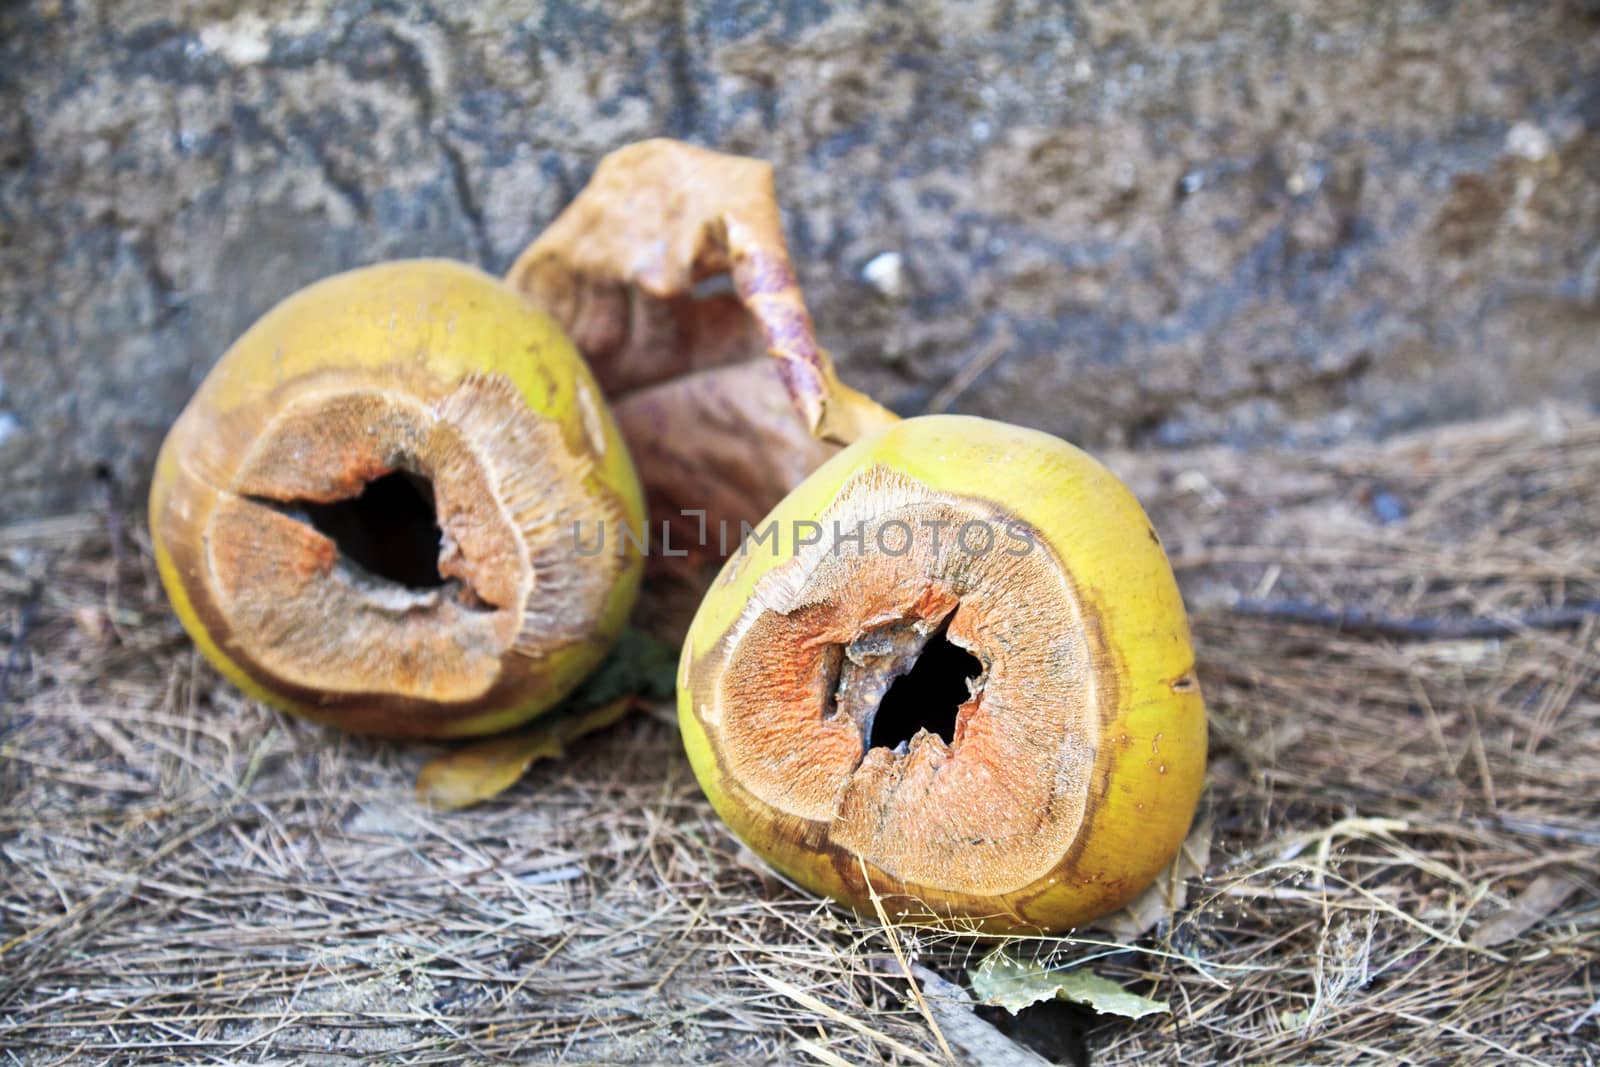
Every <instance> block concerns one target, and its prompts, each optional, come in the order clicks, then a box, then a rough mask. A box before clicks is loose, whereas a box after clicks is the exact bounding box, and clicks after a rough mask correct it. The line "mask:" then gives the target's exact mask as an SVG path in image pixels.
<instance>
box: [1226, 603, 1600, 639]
mask: <svg viewBox="0 0 1600 1067" xmlns="http://www.w3.org/2000/svg"><path fill="white" fill-rule="evenodd" d="M1229 610H1230V611H1232V613H1233V614H1235V615H1243V616H1246V617H1248V618H1253V619H1272V620H1275V621H1277V622H1287V623H1294V624H1297V625H1302V626H1321V627H1326V628H1328V629H1333V630H1339V631H1342V632H1344V633H1350V634H1361V635H1364V636H1371V637H1393V638H1397V639H1400V640H1406V641H1441V640H1472V639H1477V638H1490V637H1511V636H1514V635H1516V634H1518V633H1521V632H1522V631H1524V630H1567V629H1572V628H1573V627H1576V626H1582V625H1583V624H1584V623H1586V622H1588V621H1589V620H1590V619H1595V618H1600V601H1595V600H1583V601H1578V602H1576V603H1572V604H1566V605H1564V606H1562V607H1559V608H1546V609H1543V610H1539V611H1530V612H1526V613H1524V614H1521V615H1515V616H1510V617H1507V618H1485V617H1482V616H1475V617H1472V618H1462V619H1454V618H1427V617H1420V616H1406V615H1383V614H1379V613H1378V612H1374V611H1368V610H1366V609H1365V608H1326V607H1322V606H1321V605H1319V604H1312V603H1309V602H1308V601H1304V600H1251V599H1243V600H1239V601H1236V602H1235V603H1234V604H1233V605H1232V607H1231V608H1230V609H1229Z"/></svg>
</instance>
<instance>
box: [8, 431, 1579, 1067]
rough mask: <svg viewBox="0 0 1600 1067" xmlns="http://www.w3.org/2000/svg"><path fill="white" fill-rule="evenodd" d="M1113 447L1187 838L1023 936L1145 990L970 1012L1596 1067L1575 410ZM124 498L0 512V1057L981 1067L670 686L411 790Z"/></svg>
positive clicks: (1386, 1052) (1099, 1045) (1261, 1052)
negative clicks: (272, 665) (1282, 443)
mask: <svg viewBox="0 0 1600 1067" xmlns="http://www.w3.org/2000/svg"><path fill="white" fill-rule="evenodd" d="M1108 458H1109V459H1110V460H1111V461H1112V463H1113V465H1114V466H1116V467H1117V468H1118V469H1119V470H1120V471H1121V472H1122V473H1123V474H1124V476H1125V477H1127V478H1128V479H1129V480H1130V481H1131V482H1132V483H1133V484H1134V486H1135V488H1136V489H1137V491H1138V492H1139V493H1140V495H1141V496H1142V497H1143V498H1144V499H1145V500H1146V501H1147V503H1148V504H1149V506H1150V509H1151V511H1152V513H1153V516H1154V518H1155V520H1156V524H1157V528H1158V529H1160V530H1161V531H1162V532H1163V534H1164V536H1165V538H1166V541H1167V544H1168V548H1169V551H1170V553H1171V555H1172V557H1173V561H1174V563H1175V565H1176V567H1177V568H1178V571H1179V574H1180V577H1181V579H1182V581H1183V583H1184V586H1185V591H1186V594H1187V596H1188V598H1189V601H1190V606H1191V610H1192V613H1193V622H1194V629H1195V634H1196V639H1197V642H1198V646H1199V650H1200V657H1201V668H1202V681H1203V685H1204V688H1205V692H1206V695H1207V698H1208V702H1209V706H1210V709H1211V721H1212V727H1213V743H1212V769H1211V787H1210V793H1209V796H1208V799H1207V802H1206V815H1205V817H1206V819H1208V820H1209V825H1210V826H1211V828H1212V844H1211V849H1210V852H1209V861H1208V863H1207V865H1206V869H1205V871H1204V874H1203V875H1201V876H1197V877H1195V878H1193V879H1191V880H1190V883H1189V887H1188V889H1189V892H1188V902H1187V904H1186V905H1185V906H1184V907H1183V908H1182V909H1181V910H1180V911H1179V912H1178V913H1177V915H1176V916H1175V917H1174V918H1173V919H1172V920H1171V921H1166V922H1162V923H1161V924H1159V925H1158V926H1156V927H1155V928H1153V929H1152V930H1150V931H1149V932H1148V933H1147V934H1146V935H1145V936H1143V937H1142V938H1139V939H1137V940H1136V941H1133V942H1130V943H1127V944H1122V943H1119V942H1116V941H1115V940H1114V939H1109V940H1108V939H1107V938H1106V937H1105V936H1104V935H1103V934H1098V933H1095V932H1092V931H1085V932H1083V934H1084V936H1083V937H1082V938H1071V937H1069V938H1061V939H1056V940H1054V941H1051V942H1035V943H1029V944H1021V945H1018V946H1016V948H1017V950H1018V951H1022V952H1044V953H1046V954H1051V955H1053V956H1054V957H1055V958H1057V959H1060V960H1072V959H1080V958H1086V957H1093V958H1094V959H1093V963H1092V966H1093V967H1095V969H1097V970H1098V971H1099V972H1100V973H1102V974H1104V975H1107V976H1110V977H1113V978H1116V979H1118V980H1120V981H1123V982H1124V983H1126V984H1128V985H1130V986H1132V987H1134V988H1137V989H1139V990H1140V991H1143V992H1146V993H1149V994H1151V995H1153V996H1158V997H1161V998H1164V999H1166V1000H1168V1001H1169V1002H1170V1003H1171V1005H1172V1012H1171V1014H1170V1015H1166V1016H1152V1017H1150V1018H1148V1019H1145V1020H1143V1021H1141V1022H1138V1023H1129V1022H1122V1021H1117V1020H1100V1021H1096V1020H1094V1019H1092V1018H1089V1017H1087V1016H1086V1015H1085V1014H1084V1013H1083V1012H1082V1011H1081V1010H1079V1009H1074V1008H1071V1007H1069V1006H1066V1005H1062V1004H1049V1005H1043V1006H1041V1007H1039V1008H1035V1009H1030V1010H1029V1011H1027V1012H1024V1013H1023V1015H1022V1016H1021V1017H1020V1018H1018V1019H1016V1020H1011V1019H1008V1018H1006V1017H1005V1016H1004V1013H1002V1012H999V1011H998V1010H994V1009H984V1010H983V1011H982V1012H981V1013H980V1015H981V1017H982V1018H983V1019H988V1020H993V1021H994V1022H996V1023H997V1024H998V1025H999V1027H1000V1028H1001V1029H1003V1030H1006V1031H1008V1032H1009V1033H1011V1034H1012V1035H1013V1037H1015V1038H1016V1039H1017V1040H1021V1041H1025V1042H1029V1043H1032V1044H1033V1045H1034V1046H1035V1047H1039V1048H1042V1049H1045V1050H1046V1051H1047V1052H1049V1053H1050V1054H1051V1055H1053V1056H1061V1057H1066V1058H1067V1061H1068V1062H1070V1061H1071V1057H1072V1056H1074V1055H1082V1054H1084V1053H1087V1055H1088V1057H1089V1061H1090V1062H1092V1063H1094V1064H1097V1065H1098V1064H1110V1063H1123V1062H1138V1061H1149V1060H1152V1059H1153V1060H1155V1061H1159V1062H1178V1061H1182V1062H1192V1063H1262V1062H1267V1063H1306V1062H1318V1063H1322V1062H1332V1063H1340V1062H1370V1061H1372V1060H1373V1059H1374V1058H1376V1057H1378V1056H1380V1055H1382V1056H1388V1057H1391V1058H1393V1059H1394V1060H1396V1061H1415V1062H1429V1063H1435V1062H1471V1063H1481V1062H1496V1063H1498V1062H1522V1063H1592V1062H1595V1060H1596V1059H1597V1054H1596V1051H1595V1049H1596V1048H1597V1046H1600V860H1597V856H1600V614H1597V611H1600V606H1597V602H1600V547H1597V546H1600V420H1597V419H1595V418H1593V417H1592V416H1588V415H1585V414H1582V413H1575V412H1561V411H1554V410H1546V411H1543V412H1539V413H1534V414H1529V415H1526V416H1519V417H1516V418H1511V419H1507V420H1504V421H1501V422H1497V423H1493V424H1477V425H1469V426H1462V427H1457V428H1453V429H1448V430H1443V431H1435V432H1430V433H1428V434H1426V435H1423V436H1418V437H1415V438H1411V439H1407V440H1400V441H1393V442H1390V443H1387V444H1385V445H1382V446H1372V445H1364V446H1351V447H1349V448H1346V449H1344V450H1341V451H1337V452H1334V453H1324V454H1319V455H1307V454H1292V453H1291V454H1286V453H1277V452H1273V453H1266V452H1261V453H1238V452H1230V451H1221V450H1219V451H1214V452H1208V453H1202V454H1188V455H1175V454H1163V455H1144V456H1133V455H1115V456H1111V457H1108ZM139 521H140V516H139V515H138V513H137V512H136V511H135V510H131V509H130V510H129V511H128V512H126V513H123V512H120V511H118V510H117V509H115V508H109V509H107V511H106V512H104V513H97V514H89V515H81V516H68V517H65V518H62V519H59V520H52V521H49V522H38V523H31V524H13V525H9V526H5V525H0V657H3V659H4V662H5V668H4V670H5V681H4V683H3V686H4V689H5V696H4V697H3V698H0V706H3V709H4V711H3V715H4V720H3V727H0V728H3V731H4V736H3V740H0V745H3V748H0V752H3V760H4V762H3V766H0V792H3V798H4V799H3V807H0V908H3V912H0V922H3V927H0V952H3V955H0V1062H7V1063H33V1064H46V1063H97V1062H107V1063H112V1062H114V1063H128V1062H183V1063H207V1062H261V1063H301V1062H308V1063H344V1062H348V1061H351V1060H358V1059H365V1060H373V1061H378V1062H385V1063H447V1062H448V1063H453V1062H463V1061H465V1062H489V1063H492V1062H528V1061H539V1060H551V1059H565V1060H568V1061H571V1062H592V1061H599V1062H679V1061H700V1062H719V1063H721V1062H730V1061H732V1062H765V1061H773V1060H778V1061H786V1062H788V1061H793V1062H813V1061H814V1062H822V1063H841V1062H844V1063H879V1062H891V1063H924V1064H925V1063H938V1062H943V1061H944V1059H945V1052H944V1049H943V1048H942V1045H941V1038H943V1039H944V1041H945V1042H947V1043H949V1044H950V1045H952V1046H953V1047H954V1049H955V1054H956V1057H957V1058H958V1059H962V1060H972V1059H980V1058H984V1057H985V1056H988V1057H990V1058H1010V1059H1012V1060H1013V1061H1014V1062H1017V1060H1016V1056H1018V1055H1020V1052H1018V1053H1016V1054H1013V1053H1012V1052H1010V1051H1008V1050H1007V1046H1006V1045H1005V1044H1004V1043H1003V1042H1005V1041H1006V1040H1007V1039H1005V1038H1001V1037H999V1036H998V1034H997V1033H996V1031H994V1030H992V1029H989V1028H988V1024H987V1023H983V1022H978V1021H976V1019H975V1017H974V1016H973V1015H972V1013H971V1012H970V1010H969V1009H968V1008H966V1007H965V1006H964V1005H962V1004H961V1003H960V1002H959V992H957V991H953V990H952V988H951V987H950V986H948V985H947V984H945V983H943V982H941V981H940V978H939V976H942V977H943V978H944V979H949V980H954V981H956V982H961V981H962V980H963V979H964V971H965V968H966V967H967V966H969V965H970V964H971V963H972V962H973V961H975V959H976V958H977V957H978V955H979V954H981V953H982V952H984V951H987V949H988V947H989V946H988V945H987V944H984V943H979V942H977V941H975V940H973V939H971V938H966V937H963V936H960V935H955V934H948V933H937V932H928V931H902V932H900V933H899V934H898V935H896V937H897V943H896V944H891V941H890V939H889V937H888V935H886V933H885V931H884V930H883V929H881V928H879V927H878V926H877V925H876V924H874V923H869V922H861V921H857V920H855V919H852V918H849V917H844V916H839V915H836V914H834V913H832V912H830V911H829V910H827V909H826V908H825V907H821V906H819V905H817V904H816V903H815V902H813V901H811V900H809V899H807V898H805V897H804V896H802V895H800V894H798V893H796V892H794V891H792V890H791V889H789V888H787V887H785V886H783V885H781V884H780V883H778V882H777V881H775V880H773V879H772V878H770V877H768V876H765V875H764V874H763V873H762V872H761V870H760V869H759V867H758V866H757V865H755V864H753V863H752V862H750V861H749V860H747V859H746V858H743V857H742V856H741V854H740V852H739V849H738V848H737V846H736V845H735V843H734V842H733V841H732V840H731V839H730V838H729V836H728V835H727V834H726V833H725V832H724V830H723V829H722V827H721V825H720V824H719V823H718V822H717V820H716V819H715V817H714V816H713V815H712V813H711V811H710V809H709V808H708V807H707V805H706V804H705V802H704V801H703V800H702V798H701V796H700V794H699V791H698V789H697V788H696V786H695V784H694V781H693V778H692V776H691V774H690V772H689V769H688V765H687V763H686V761H685V759H684V757H683V755H682V753H681V751H680V749H679V746H678V742H677V736H676V729H675V728H674V726H673V725H672V723H671V719H670V716H669V715H668V714H667V713H666V712H665V711H662V712H661V713H660V714H658V715H655V716H641V717H638V718H636V719H634V720H631V721H629V722H626V723H624V724H623V725H621V726H620V727H618V728H616V729H614V730H612V731H610V732H608V733H607V734H605V735H602V736H597V737H593V738H590V739H587V740H585V741H582V742H580V743H578V744H577V745H576V746H575V748H574V750H573V752H572V754H571V756H570V758H569V759H567V760H565V761H562V762H559V763H551V764H544V765H540V766H537V767H536V768H535V769H534V771H533V772H532V773H531V774H530V775H529V777H528V778H527V779H526V780H525V781H523V782H522V783H521V784H519V785H518V786H517V787H515V788H514V789H513V790H512V791H511V792H510V793H508V794H506V795H505V796H504V797H502V798H501V799H499V800H498V801H495V802H491V803H489V804H486V805H484V806H482V807H480V808H477V809H473V810H470V811H466V812H462V813H457V814H448V815H446V814H437V813H431V812H429V811H427V810H424V809H422V808H420V807H419V806H418V805H417V803H416V802H415V800H414V798H413V793H412V786H413V782H414V779H415V777H416V773H417V770H418V768H419V766H420V765H421V764H422V763H423V762H424V761H425V760H426V759H427V758H428V757H429V756H430V754H432V753H433V752H435V751H437V749H431V748H429V747H427V746H401V745H391V744H384V743H376V742H370V741H364V740H358V739H354V738H350V737H345V736H341V735H339V734H336V733H333V732H331V731H329V730H325V729H321V728H317V727H313V726H309V725H306V724H303V723H300V722H295V721H291V720H289V719H286V718H284V717H283V716H280V715H277V714H275V713H272V712H270V711H267V710H264V709H263V708H261V707H259V706H257V705H256V704H253V703H251V702H250V701H248V700H245V699H243V698H241V697H240V696H239V695H238V694H237V693H236V692H234V691H233V690H232V689H231V688H229V687H228V686H227V685H226V684H224V683H222V682H220V681H219V679H218V677H217V676H216V675H215V674H214V673H213V672H212V671H211V670H210V669H209V668H207V667H206V666H205V664H204V663H203V662H202V661H201V660H200V659H199V657H198V656H197V655H196V654H195V652H194V650H193V648H192V647H191V646H190V644H189V643H188V641H187V640H186V639H185V637H184V636H183V634H182V632H181V631H180V630H179V628H178V626H177V624H176V623H175V622H174V621H173V619H172V617H171V615H170V614H169V613H168V611H167V609H166V606H165V603H164V600H163V598H162V596H161V594H160V590H159V588H158V585H157V582H156V580H155V577H154V575H153V570H152V567H151V565H150V560H149V556H148V552H147V550H146V549H147V546H146V544H145V542H144V539H143V537H142V534H141V532H140V529H139ZM1468 620H1479V621H1468ZM1483 620H1487V622H1485V621H1483ZM897 947H898V948H899V949H901V950H902V951H903V952H905V953H906V955H907V957H908V959H907V967H902V965H901V964H900V963H899V962H898V960H897V958H896V954H895V951H894V950H895V948H897ZM907 969H909V970H910V971H911V972H912V973H913V974H915V975H917V976H918V977H917V982H918V987H919V989H920V990H922V991H923V992H924V993H925V994H926V1000H927V1001H928V1003H929V1009H928V1011H927V1012H926V1013H924V1011H922V1010H919V1007H918V1005H917V1003H916V1001H915V999H914V998H912V997H911V996H909V995H908V994H909V993H910V987H909V984H908V981H907V978H906V972H907ZM930 1016H931V1018H932V1019H933V1020H935V1021H938V1022H939V1023H940V1025H938V1027H937V1030H938V1032H937V1033H936V1032H935V1027H934V1026H933V1025H930V1022H929V1017H930ZM974 1035H976V1036H974ZM986 1042H987V1044H986ZM996 1042H1000V1043H998V1044H997V1043H996ZM1052 1043H1053V1044H1052ZM985 1048H987V1049H988V1050H989V1051H988V1052H984V1051H983V1049H985ZM997 1049H998V1050H1000V1051H995V1050H997Z"/></svg>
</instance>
